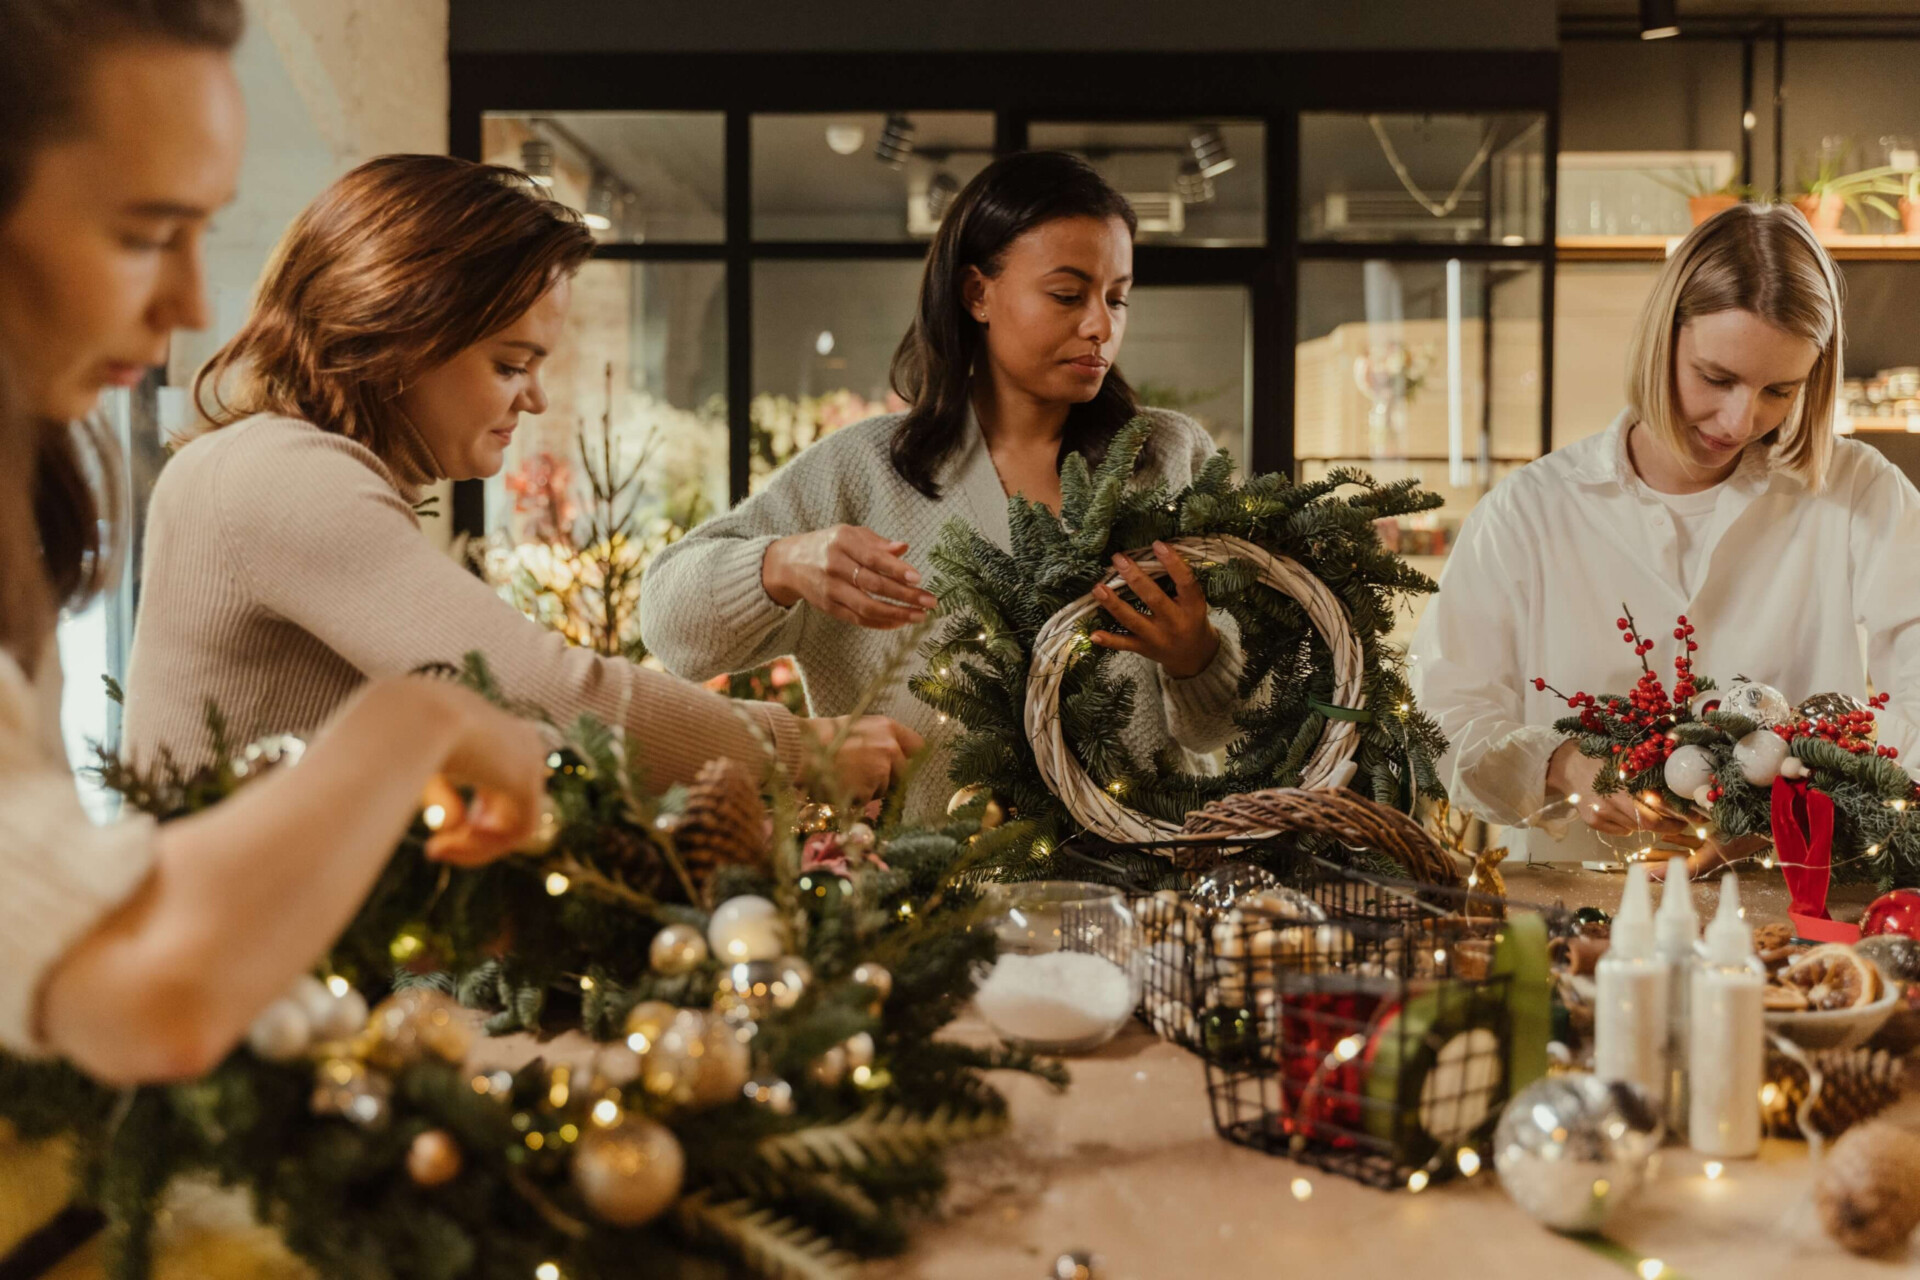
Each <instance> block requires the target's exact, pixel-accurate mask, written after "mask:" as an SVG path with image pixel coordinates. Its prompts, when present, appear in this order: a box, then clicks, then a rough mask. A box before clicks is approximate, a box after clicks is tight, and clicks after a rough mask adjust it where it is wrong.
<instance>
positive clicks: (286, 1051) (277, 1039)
mask: <svg viewBox="0 0 1920 1280" xmlns="http://www.w3.org/2000/svg"><path fill="white" fill-rule="evenodd" d="M312 1043H313V1024H312V1023H311V1022H309V1021H308V1020H307V1015H306V1011H305V1010H303V1009H302V1008H301V1007H300V1004H299V1002H298V1001H295V1000H275V1001H274V1002H273V1003H272V1004H270V1005H268V1006H267V1007H266V1008H264V1009H262V1010H261V1011H260V1016H259V1017H257V1018H255V1019H254V1020H253V1025H252V1026H250V1027H248V1028H247V1047H248V1048H249V1049H252V1050H253V1052H254V1053H255V1054H256V1055H257V1056H259V1057H261V1058H264V1059H266V1060H267V1061H268V1062H291V1061H292V1060H293V1059H295V1058H298V1057H299V1056H300V1055H302V1054H304V1053H305V1052H306V1051H307V1047H308V1046H309V1045H311V1044H312Z"/></svg>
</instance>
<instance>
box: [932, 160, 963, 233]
mask: <svg viewBox="0 0 1920 1280" xmlns="http://www.w3.org/2000/svg"><path fill="white" fill-rule="evenodd" d="M959 194H960V179H958V178H956V177H954V176H953V175H952V174H951V173H949V172H947V171H946V170H945V169H942V170H940V172H938V173H936V174H934V175H933V177H932V178H930V179H928V180H927V216H928V217H929V218H932V219H933V220H934V221H935V222H938V221H940V219H942V218H944V217H946V216H947V210H948V209H951V208H952V207H953V198H954V197H955V196H957V195H959Z"/></svg>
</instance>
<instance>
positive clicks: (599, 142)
mask: <svg viewBox="0 0 1920 1280" xmlns="http://www.w3.org/2000/svg"><path fill="white" fill-rule="evenodd" d="M480 146H481V153H482V155H484V156H485V158H486V160H487V162H488V163H489V164H503V165H506V166H507V167H509V168H512V169H519V170H522V171H523V172H525V173H527V174H530V175H531V176H532V177H533V178H534V180H535V181H537V182H540V183H542V185H544V186H546V187H548V188H549V189H550V190H551V191H552V192H553V194H554V196H555V198H557V199H559V200H561V201H564V202H565V203H567V204H570V205H572V206H573V207H574V208H576V209H578V210H580V211H581V212H582V213H584V214H585V215H586V218H587V224H588V225H589V226H591V227H592V228H593V231H594V235H595V236H596V237H597V238H599V239H600V240H601V241H602V242H603V243H608V244H640V243H642V242H648V243H653V244H689V243H691V244H718V243H719V242H720V241H722V240H724V239H725V238H726V232H727V227H726V117H725V116H724V115H722V114H721V113H720V112H717V111H673V112H666V111H662V112H644V113H643V112H632V111H548V112H542V113H538V114H509V113H503V112H491V113H489V114H488V115H487V116H486V117H485V118H484V119H483V120H482V122H481V130H480Z"/></svg>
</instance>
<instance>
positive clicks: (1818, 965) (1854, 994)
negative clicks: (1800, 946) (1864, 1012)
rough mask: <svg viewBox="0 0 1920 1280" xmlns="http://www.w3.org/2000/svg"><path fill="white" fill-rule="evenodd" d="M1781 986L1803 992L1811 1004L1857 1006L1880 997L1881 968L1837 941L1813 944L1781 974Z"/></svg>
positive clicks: (1870, 1002) (1831, 1006)
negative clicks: (1812, 946) (1815, 945)
mask: <svg viewBox="0 0 1920 1280" xmlns="http://www.w3.org/2000/svg"><path fill="white" fill-rule="evenodd" d="M1780 982H1781V983H1782V985H1784V986H1789V987H1794V988H1796V989H1798V990H1799V991H1801V992H1803V993H1805V995H1806V997H1807V1004H1808V1006H1809V1007H1810V1008H1813V1009H1818V1010H1832V1009H1857V1008H1859V1007H1860V1006H1861V1005H1864V1004H1872V1003H1873V1002H1874V1001H1875V1000H1877V999H1879V997H1880V971H1879V970H1878V969H1877V968H1875V967H1874V965H1873V963H1872V962H1871V961H1869V960H1863V959H1861V958H1860V957H1859V956H1857V955H1855V954H1854V953H1853V948H1852V947H1849V946H1846V945H1844V944H1842V943H1838V942H1830V943H1828V944H1827V945H1825V946H1823V947H1815V948H1814V949H1813V950H1811V951H1809V952H1807V954H1805V955H1803V956H1801V957H1800V958H1799V959H1797V960H1795V961H1794V962H1793V963H1792V964H1790V965H1788V966H1787V967H1786V969H1785V971H1784V972H1782V973H1781V975H1780Z"/></svg>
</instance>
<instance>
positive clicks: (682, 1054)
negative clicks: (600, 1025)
mask: <svg viewBox="0 0 1920 1280" xmlns="http://www.w3.org/2000/svg"><path fill="white" fill-rule="evenodd" d="M707 1022H708V1019H707V1016H706V1015H705V1014H704V1013H701V1012H700V1011H699V1010H697V1009H676V1010H674V1015H673V1018H672V1019H671V1020H670V1021H669V1022H668V1023H667V1025H666V1026H665V1027H664V1028H663V1029H662V1030H661V1031H660V1034H659V1035H658V1036H657V1037H656V1038H655V1039H654V1040H653V1042H652V1044H651V1045H650V1046H649V1047H648V1048H647V1049H646V1050H645V1051H644V1052H643V1053H641V1055H640V1083H641V1084H642V1085H643V1086H644V1087H645V1088H646V1090H647V1092H648V1093H651V1094H652V1095H654V1096H655V1097H656V1098H662V1099H665V1100H666V1101H668V1102H670V1103H674V1104H676V1105H684V1104H686V1103H689V1102H692V1101H693V1099H694V1094H695V1093H696V1092H697V1090H698V1089H699V1085H700V1066H701V1059H702V1058H704V1057H705V1056H706V1054H707V1046H706V1036H707ZM629 1043H631V1042H629Z"/></svg>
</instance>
